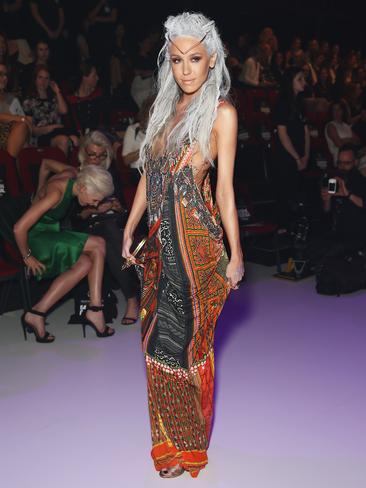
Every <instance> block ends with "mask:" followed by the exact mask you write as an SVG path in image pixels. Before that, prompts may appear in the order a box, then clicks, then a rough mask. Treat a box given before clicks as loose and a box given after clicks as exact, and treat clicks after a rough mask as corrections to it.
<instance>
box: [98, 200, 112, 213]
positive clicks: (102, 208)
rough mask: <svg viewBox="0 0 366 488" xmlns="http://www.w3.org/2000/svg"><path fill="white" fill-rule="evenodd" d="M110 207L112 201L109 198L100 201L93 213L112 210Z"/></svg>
mask: <svg viewBox="0 0 366 488" xmlns="http://www.w3.org/2000/svg"><path fill="white" fill-rule="evenodd" d="M112 207H113V201H111V200H109V201H108V202H103V203H100V204H99V205H98V206H97V208H96V211H95V212H94V213H98V214H103V213H106V212H108V211H109V210H112Z"/></svg>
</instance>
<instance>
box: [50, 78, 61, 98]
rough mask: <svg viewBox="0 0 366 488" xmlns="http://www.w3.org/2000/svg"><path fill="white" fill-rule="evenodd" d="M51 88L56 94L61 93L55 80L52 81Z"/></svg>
mask: <svg viewBox="0 0 366 488" xmlns="http://www.w3.org/2000/svg"><path fill="white" fill-rule="evenodd" d="M50 88H51V90H52V91H53V92H54V94H55V95H58V94H59V93H61V90H60V88H59V86H58V84H57V83H56V82H55V81H53V80H52V81H50Z"/></svg>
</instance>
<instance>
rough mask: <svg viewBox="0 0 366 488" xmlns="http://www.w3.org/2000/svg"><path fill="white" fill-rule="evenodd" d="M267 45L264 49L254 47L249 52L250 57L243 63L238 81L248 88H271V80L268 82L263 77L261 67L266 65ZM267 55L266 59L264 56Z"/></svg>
mask: <svg viewBox="0 0 366 488" xmlns="http://www.w3.org/2000/svg"><path fill="white" fill-rule="evenodd" d="M267 48H269V45H268V44H267V45H266V47H264V46H262V49H261V46H255V47H254V48H252V50H251V54H250V56H249V57H248V58H247V59H246V60H245V61H244V64H243V67H242V70H241V73H240V75H239V77H238V79H239V81H240V82H242V83H243V84H244V85H246V86H248V87H265V86H273V84H274V83H273V80H271V81H268V79H267V80H266V79H264V76H263V71H264V69H263V65H264V63H266V62H267V63H268V58H269V49H267ZM267 54H268V57H267V56H266V55H267Z"/></svg>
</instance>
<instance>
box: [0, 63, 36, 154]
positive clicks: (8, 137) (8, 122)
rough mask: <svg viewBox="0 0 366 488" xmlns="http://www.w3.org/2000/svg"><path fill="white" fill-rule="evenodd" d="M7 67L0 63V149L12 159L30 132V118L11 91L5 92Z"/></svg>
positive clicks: (25, 141)
mask: <svg viewBox="0 0 366 488" xmlns="http://www.w3.org/2000/svg"><path fill="white" fill-rule="evenodd" d="M7 82H8V69H7V67H6V66H5V64H1V63H0V149H6V150H7V151H8V153H9V154H10V156H12V157H13V158H14V159H16V158H17V157H18V154H19V152H20V150H21V149H22V148H23V147H24V145H25V144H26V143H27V141H28V139H29V136H30V134H31V132H32V118H31V117H28V116H26V115H25V113H24V111H23V108H22V106H21V104H20V102H19V100H18V98H16V97H15V96H14V95H13V94H12V93H8V92H6V86H7Z"/></svg>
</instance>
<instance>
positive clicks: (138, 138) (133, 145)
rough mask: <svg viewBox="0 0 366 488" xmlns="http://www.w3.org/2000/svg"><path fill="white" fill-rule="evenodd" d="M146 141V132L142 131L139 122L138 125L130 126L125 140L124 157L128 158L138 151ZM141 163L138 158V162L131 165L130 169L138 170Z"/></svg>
mask: <svg viewBox="0 0 366 488" xmlns="http://www.w3.org/2000/svg"><path fill="white" fill-rule="evenodd" d="M144 139H145V132H143V131H142V130H141V129H140V124H139V123H138V122H137V123H136V124H132V125H129V126H128V127H127V129H126V133H125V136H124V138H123V148H122V156H126V155H127V154H129V153H132V152H134V151H138V150H139V149H140V147H141V144H142V142H143V140H144ZM140 163H141V162H140V158H137V159H136V161H134V162H133V163H131V164H130V167H131V168H138V167H139V166H140Z"/></svg>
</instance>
